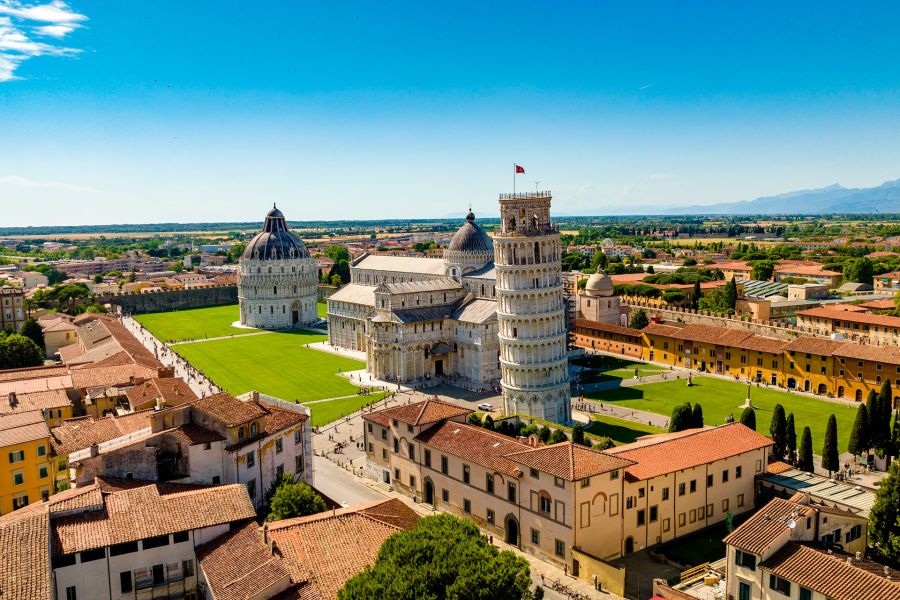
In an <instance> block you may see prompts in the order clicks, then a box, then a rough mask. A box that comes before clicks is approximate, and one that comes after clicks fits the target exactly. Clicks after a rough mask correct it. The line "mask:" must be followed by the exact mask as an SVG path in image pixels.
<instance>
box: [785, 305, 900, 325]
mask: <svg viewBox="0 0 900 600" xmlns="http://www.w3.org/2000/svg"><path fill="white" fill-rule="evenodd" d="M797 316H798V317H808V318H819V319H831V320H833V321H848V322H850V323H860V324H863V325H880V326H882V327H900V317H892V316H890V315H873V314H869V313H848V312H847V311H842V310H832V309H830V308H828V307H825V306H820V307H818V308H809V309H807V310H801V311H798V312H797Z"/></svg>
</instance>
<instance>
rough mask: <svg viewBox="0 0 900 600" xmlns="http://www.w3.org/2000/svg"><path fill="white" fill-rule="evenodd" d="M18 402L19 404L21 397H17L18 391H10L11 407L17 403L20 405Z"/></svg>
mask: <svg viewBox="0 0 900 600" xmlns="http://www.w3.org/2000/svg"><path fill="white" fill-rule="evenodd" d="M18 404H19V399H18V398H17V397H16V393H15V392H10V393H9V407H10V408H15V407H16V405H18Z"/></svg>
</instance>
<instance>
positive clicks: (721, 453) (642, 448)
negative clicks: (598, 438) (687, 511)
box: [605, 423, 772, 481]
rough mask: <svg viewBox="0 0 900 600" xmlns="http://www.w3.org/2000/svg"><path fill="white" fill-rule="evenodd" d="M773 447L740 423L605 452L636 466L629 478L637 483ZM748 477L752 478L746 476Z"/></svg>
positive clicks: (654, 438)
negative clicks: (630, 461)
mask: <svg viewBox="0 0 900 600" xmlns="http://www.w3.org/2000/svg"><path fill="white" fill-rule="evenodd" d="M771 445H772V440H770V439H769V438H767V437H766V436H764V435H760V434H758V433H756V432H755V431H753V430H752V429H750V428H749V427H747V426H745V425H742V424H740V423H729V424H728V425H719V426H718V427H707V428H704V429H688V430H686V431H681V432H678V433H674V434H667V433H663V434H659V435H653V436H647V437H646V438H645V439H642V440H639V441H637V442H635V443H633V444H626V445H624V446H617V447H615V448H610V449H608V450H605V452H607V453H611V454H615V455H616V456H618V457H621V458H627V459H629V460H632V461H634V462H635V463H636V464H634V465H632V466H630V467H628V468H627V469H626V470H625V472H626V474H627V475H628V476H629V477H630V478H632V479H636V480H639V481H640V480H644V479H651V478H653V477H657V476H659V475H664V474H665V473H672V472H674V471H681V470H683V469H689V468H691V467H696V466H699V465H705V464H707V463H711V462H715V461H717V460H723V459H725V458H729V457H731V456H736V455H738V454H743V453H744V452H751V451H753V450H759V449H760V448H765V447H767V446H771ZM747 476H748V477H750V476H752V474H749V473H748V474H747Z"/></svg>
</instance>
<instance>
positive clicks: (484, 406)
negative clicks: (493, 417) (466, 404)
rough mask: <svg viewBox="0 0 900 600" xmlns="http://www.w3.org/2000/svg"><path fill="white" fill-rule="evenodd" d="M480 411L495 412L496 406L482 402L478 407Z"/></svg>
mask: <svg viewBox="0 0 900 600" xmlns="http://www.w3.org/2000/svg"><path fill="white" fill-rule="evenodd" d="M478 410H483V411H486V412H490V411H492V410H494V405H493V404H489V403H487V402H482V403H481V404H479V405H478Z"/></svg>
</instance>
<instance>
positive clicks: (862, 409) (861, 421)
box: [847, 404, 870, 456]
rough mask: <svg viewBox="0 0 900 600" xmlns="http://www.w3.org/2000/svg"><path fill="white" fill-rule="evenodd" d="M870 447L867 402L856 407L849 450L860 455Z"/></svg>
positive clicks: (848, 443)
mask: <svg viewBox="0 0 900 600" xmlns="http://www.w3.org/2000/svg"><path fill="white" fill-rule="evenodd" d="M869 447H870V446H869V411H868V409H866V405H865V404H860V405H859V408H858V409H856V419H855V420H854V421H853V430H852V431H851V432H850V440H849V441H848V442H847V452H849V453H850V454H853V455H855V456H860V455H862V454H866V453H867V452H868V451H869Z"/></svg>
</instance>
